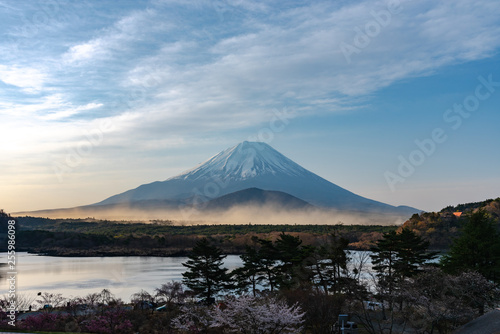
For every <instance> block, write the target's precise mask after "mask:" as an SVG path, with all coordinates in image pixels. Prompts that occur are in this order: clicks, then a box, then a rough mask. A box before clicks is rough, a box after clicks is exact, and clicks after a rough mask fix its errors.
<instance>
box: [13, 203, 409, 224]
mask: <svg viewBox="0 0 500 334" xmlns="http://www.w3.org/2000/svg"><path fill="white" fill-rule="evenodd" d="M14 215H16V216H35V217H47V218H53V219H55V218H60V219H65V218H73V219H76V218H87V217H92V218H95V219H107V220H123V221H144V222H147V221H150V220H164V221H165V220H168V221H172V224H174V225H192V224H249V223H251V224H273V225H279V224H314V225H324V224H332V225H334V224H345V225H400V224H402V223H404V222H405V221H406V220H407V219H409V218H410V216H405V215H393V214H386V213H373V212H370V213H368V212H352V211H339V210H333V209H322V208H314V207H313V208H306V209H286V208H283V207H274V206H272V205H244V206H242V205H239V206H233V207H231V208H229V209H212V210H207V209H204V208H203V207H202V206H200V207H192V206H189V207H188V206H186V207H184V208H182V207H181V208H179V209H174V208H167V209H163V208H148V209H141V208H137V207H131V206H129V205H125V204H120V205H114V206H103V207H99V206H87V207H79V208H71V209H55V210H41V211H31V212H18V213H14Z"/></svg>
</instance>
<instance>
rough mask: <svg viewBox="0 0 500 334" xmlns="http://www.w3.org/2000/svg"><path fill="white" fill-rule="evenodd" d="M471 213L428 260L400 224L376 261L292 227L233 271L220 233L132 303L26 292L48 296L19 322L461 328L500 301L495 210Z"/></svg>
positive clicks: (194, 327)
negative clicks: (342, 322) (344, 322)
mask: <svg viewBox="0 0 500 334" xmlns="http://www.w3.org/2000/svg"><path fill="white" fill-rule="evenodd" d="M464 219H465V222H466V223H465V226H464V228H463V232H462V234H461V236H460V237H459V238H456V239H455V240H454V241H453V244H452V247H451V250H450V252H449V253H448V254H447V255H446V256H444V257H443V258H442V261H440V262H439V263H436V262H435V261H433V262H429V261H431V260H433V259H434V258H435V256H436V254H435V253H434V252H431V251H429V250H428V247H429V242H428V241H426V240H425V239H423V238H422V237H421V236H419V235H418V234H417V233H416V232H414V231H412V230H410V229H409V228H401V229H400V230H399V231H394V230H393V231H390V232H386V233H384V234H383V235H382V237H381V238H380V239H379V240H378V241H376V242H375V244H374V247H372V249H371V250H372V252H371V253H370V254H371V255H369V256H371V262H372V263H373V267H372V268H368V266H367V260H368V258H367V257H366V256H368V255H367V254H368V253H358V254H361V255H360V257H358V258H353V255H352V254H351V253H349V251H348V250H347V247H348V245H349V241H348V240H347V239H346V238H344V237H343V235H342V234H340V233H338V232H337V231H333V232H332V233H330V234H328V235H325V236H324V237H323V238H322V239H321V240H322V242H321V243H320V244H318V245H312V244H306V243H304V242H303V240H302V239H301V238H300V237H299V236H295V235H292V234H291V233H279V234H278V236H277V237H276V238H275V239H274V240H271V239H266V238H259V237H258V236H253V237H251V238H250V240H249V243H248V244H247V245H246V246H245V248H244V250H243V252H242V255H241V258H242V261H243V266H242V267H240V268H238V269H236V270H233V271H231V272H229V271H228V270H227V269H226V268H224V267H223V261H222V260H223V259H224V258H225V256H226V254H225V253H224V252H223V250H222V249H221V248H220V247H219V246H220V244H221V243H220V242H219V240H218V239H216V238H210V237H203V238H198V239H197V240H196V242H195V245H194V247H193V248H192V250H191V251H190V253H189V259H188V261H186V262H185V263H184V264H183V265H184V266H185V267H186V271H185V273H184V274H183V276H184V279H183V282H182V283H183V284H181V283H180V282H169V283H166V284H163V285H162V286H160V287H159V288H157V289H156V291H155V292H147V291H140V292H137V293H136V294H134V295H132V296H131V301H132V303H131V304H125V303H124V302H123V301H121V300H119V299H116V298H114V296H113V295H112V294H111V292H110V291H108V290H103V291H102V292H100V293H96V294H90V295H88V296H85V297H82V298H80V297H77V298H71V299H66V298H64V297H63V296H61V295H60V294H51V293H44V294H42V295H40V296H39V297H37V298H38V300H34V299H30V298H29V297H23V296H21V297H20V299H19V301H18V302H19V305H23V307H24V308H25V309H26V308H28V307H29V306H30V305H32V306H34V307H35V308H37V307H43V306H45V305H47V306H46V307H45V308H42V309H41V310H40V311H39V312H32V313H31V314H27V315H24V320H22V321H19V322H18V323H17V326H18V328H24V329H27V330H50V331H66V332H80V331H86V332H90V333H117V332H120V333H124V334H127V333H137V332H139V333H146V334H147V333H331V332H332V330H333V329H334V328H335V323H336V322H337V319H338V315H339V314H349V316H350V320H352V321H355V322H357V323H358V324H359V325H360V333H370V334H385V333H451V332H452V331H453V330H454V329H456V328H457V327H459V326H460V325H462V324H464V323H466V322H468V321H469V320H471V319H473V318H475V317H477V316H479V315H481V314H483V313H484V312H486V311H488V310H489V309H491V308H493V307H497V306H498V302H499V290H498V287H497V285H496V284H497V283H498V281H499V279H500V275H499V273H500V270H499V269H500V247H499V245H500V235H499V233H498V232H497V230H496V228H495V221H494V220H493V219H492V218H491V216H490V215H489V214H488V213H486V212H485V211H482V210H479V211H475V212H473V213H472V214H471V215H469V216H467V217H464ZM485 235H489V237H488V238H485ZM473 250H474V251H476V252H477V253H475V254H482V252H484V251H486V250H487V251H489V252H493V253H492V254H491V255H490V256H489V258H488V260H487V262H485V261H483V258H482V257H481V256H477V257H470V256H468V254H469V253H470V252H471V251H473ZM363 254H364V255H363ZM478 269H481V270H480V271H479V270H478ZM478 271H479V272H478ZM184 287H187V288H188V290H184ZM3 308H4V309H5V304H4V305H3ZM6 316H7V314H6V313H2V314H1V315H0V319H1V321H2V322H1V325H2V326H4V327H3V328H9V325H8V320H9V319H8V318H7V317H6Z"/></svg>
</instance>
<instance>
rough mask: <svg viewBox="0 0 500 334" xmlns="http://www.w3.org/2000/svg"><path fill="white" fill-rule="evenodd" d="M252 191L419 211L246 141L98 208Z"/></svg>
mask: <svg viewBox="0 0 500 334" xmlns="http://www.w3.org/2000/svg"><path fill="white" fill-rule="evenodd" d="M248 188H259V189H262V190H269V191H281V192H284V193H287V194H289V195H292V196H294V197H297V198H299V199H301V200H303V201H306V202H308V203H310V204H312V205H315V206H319V207H325V208H334V209H338V210H351V211H361V212H378V213H392V214H403V215H409V214H412V213H415V212H419V210H417V209H414V208H409V207H394V206H391V205H388V204H384V203H381V202H377V201H374V200H370V199H367V198H364V197H362V196H359V195H356V194H354V193H352V192H350V191H348V190H346V189H343V188H341V187H339V186H337V185H335V184H333V183H331V182H329V181H327V180H325V179H323V178H321V177H319V176H318V175H316V174H314V173H312V172H310V171H308V170H306V169H305V168H303V167H301V166H300V165H298V164H297V163H295V162H293V161H292V160H290V159H288V158H287V157H285V156H284V155H282V154H281V153H279V152H278V151H276V150H274V149H273V148H272V147H271V146H269V145H267V144H265V143H259V142H246V141H245V142H243V143H240V144H239V145H236V146H234V147H231V148H229V149H226V150H224V151H222V152H221V153H219V154H217V155H215V156H214V157H212V158H210V159H208V160H207V161H206V162H204V163H202V164H200V165H199V166H197V167H195V168H193V169H191V170H188V171H186V172H184V173H181V174H179V175H177V176H174V177H171V178H169V179H167V180H165V181H162V182H159V181H158V182H153V183H150V184H145V185H141V186H139V187H137V188H135V189H131V190H129V191H126V192H124V193H121V194H118V195H115V196H112V197H109V198H108V199H105V200H104V201H102V202H99V203H96V204H95V205H107V204H118V203H134V202H138V201H145V200H182V201H191V202H193V203H200V202H206V201H209V200H211V199H215V198H217V197H220V196H223V195H227V194H230V193H234V192H236V191H240V190H244V189H248Z"/></svg>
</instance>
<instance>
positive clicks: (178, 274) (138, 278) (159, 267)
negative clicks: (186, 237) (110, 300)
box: [0, 253, 241, 301]
mask: <svg viewBox="0 0 500 334" xmlns="http://www.w3.org/2000/svg"><path fill="white" fill-rule="evenodd" d="M1 256H2V257H3V258H4V259H5V258H6V256H7V255H6V253H1ZM16 257H17V258H16V260H17V273H18V274H17V290H18V292H19V293H22V294H29V295H36V294H37V293H38V292H51V293H62V294H63V296H64V297H76V296H85V295H87V294H89V293H94V292H100V291H101V290H102V289H109V290H110V291H111V292H112V293H113V294H114V295H115V296H116V297H119V298H122V299H123V300H124V301H129V300H130V296H131V295H132V294H134V293H136V292H139V291H140V290H141V289H142V290H146V291H148V292H150V293H153V292H154V289H155V288H158V287H160V285H161V284H164V283H167V282H170V281H172V280H174V281H180V280H182V273H183V272H184V271H185V268H184V266H182V263H183V262H186V261H187V258H186V257H138V256H133V257H121V256H117V257H54V256H37V255H33V254H28V253H16ZM240 265H241V259H240V257H239V256H236V255H230V256H228V257H227V258H226V260H225V267H227V268H228V269H230V270H232V269H234V268H237V267H238V266H240ZM2 272H3V271H2ZM7 290H8V289H7V281H6V280H5V279H4V278H2V284H1V289H0V295H4V294H6V293H7Z"/></svg>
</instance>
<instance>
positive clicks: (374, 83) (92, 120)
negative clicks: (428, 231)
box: [0, 0, 500, 212]
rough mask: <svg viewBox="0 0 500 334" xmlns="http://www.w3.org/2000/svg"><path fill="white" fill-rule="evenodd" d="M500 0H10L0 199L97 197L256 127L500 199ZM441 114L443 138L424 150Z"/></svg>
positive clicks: (383, 173)
mask: <svg viewBox="0 0 500 334" xmlns="http://www.w3.org/2000/svg"><path fill="white" fill-rule="evenodd" d="M499 13H500V3H499V2H498V1H495V0H484V1H475V2H470V1H467V0H457V1H453V2H445V3H443V2H435V1H431V0H424V1H410V0H401V1H397V0H395V1H394V0H391V1H377V2H373V1H364V0H357V1H336V2H331V1H321V0H320V1H314V2H299V1H287V2H273V1H247V0H239V1H226V0H223V1H215V2H213V1H203V0H193V1H176V0H148V1H121V2H119V3H118V2H114V1H99V2H92V1H87V0H84V1H63V0H56V1H52V2H50V4H47V3H45V2H43V1H32V2H27V3H26V2H24V3H23V2H21V3H20V2H18V1H14V0H6V1H1V2H0V15H1V16H2V20H1V21H0V22H1V23H0V27H1V28H2V33H3V34H2V35H3V38H2V40H1V41H0V59H1V61H0V133H1V134H2V140H1V141H0V153H1V154H2V159H1V160H0V170H1V172H2V173H1V174H0V175H1V176H0V184H1V185H2V187H1V190H2V191H1V192H0V208H2V209H4V210H5V211H7V212H19V211H30V210H42V209H54V208H65V207H75V206H81V205H87V204H92V203H96V202H99V201H101V200H103V199H105V198H107V197H109V196H112V195H115V194H117V193H121V192H123V191H126V190H128V189H131V188H135V187H137V186H139V185H141V184H144V183H150V182H154V181H162V180H165V179H167V178H169V177H172V176H175V175H176V174H179V173H181V172H182V171H185V170H187V169H190V168H192V167H194V166H195V165H196V164H198V163H200V162H202V161H205V160H206V159H208V158H209V157H210V156H213V155H215V154H217V153H218V152H220V151H222V150H224V149H226V148H228V147H231V146H234V145H236V144H238V143H239V142H242V141H244V140H262V141H266V142H268V143H269V144H270V145H271V146H272V147H274V148H275V149H276V150H278V151H280V152H281V153H283V154H284V155H285V156H287V157H288V158H290V159H292V160H293V161H295V162H297V163H298V164H300V165H302V166H303V167H304V168H306V169H308V170H310V171H312V172H314V173H316V174H318V175H320V176H321V177H323V178H325V179H327V180H329V181H331V182H333V183H335V184H337V185H339V186H341V187H343V188H346V189H348V190H350V191H352V192H354V193H357V194H359V195H361V196H364V197H368V198H371V199H375V200H378V201H381V202H385V203H388V204H392V205H408V206H412V207H416V208H419V209H422V210H426V211H432V210H440V209H441V208H443V207H445V206H447V205H456V204H459V203H466V202H473V201H481V200H485V199H488V198H496V197H499V196H500V168H499V167H500V155H499V154H498V153H497V152H498V147H499V144H500V132H499V131H498V124H500V113H499V110H498V105H500V56H499V49H500V39H499V38H498V36H499V35H500V20H499V19H498V17H499ZM485 82H486V84H485ZM479 86H480V87H479ZM478 87H479V88H478ZM457 105H458V106H459V108H458V109H457V107H456V106H457ZM460 105H462V107H460ZM280 113H281V114H283V113H286V115H287V118H286V121H285V122H281V123H277V122H275V120H276V117H277V115H279V114H280ZM436 129H437V130H441V132H442V138H441V139H443V138H445V139H443V140H441V141H439V140H438V141H436V140H434V139H433V140H434V146H433V147H430V146H428V152H423V153H422V154H423V155H422V154H420V155H419V153H414V152H415V151H416V150H420V151H425V149H422V148H421V147H420V146H419V145H418V143H424V142H425V143H429V142H428V140H429V139H432V138H433V132H434V131H435V130H436ZM401 159H404V160H405V161H413V163H412V162H410V163H411V164H412V167H413V168H410V169H411V170H409V171H408V170H406V172H407V173H400V172H398V169H399V170H400V171H401V170H402V169H401V168H402V167H401V164H402V162H401V161H402V160H401ZM403 171H404V172H405V170H404V168H403ZM388 173H389V174H390V173H392V174H390V175H399V181H398V182H396V183H394V184H393V185H392V186H391V185H390V182H388V181H387V175H388ZM401 174H405V175H401ZM393 180H394V179H393Z"/></svg>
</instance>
